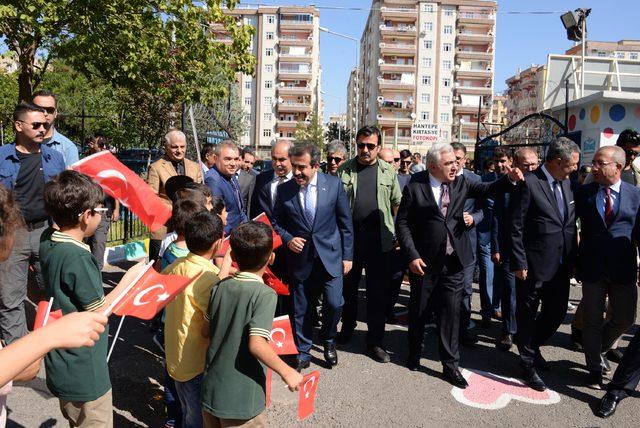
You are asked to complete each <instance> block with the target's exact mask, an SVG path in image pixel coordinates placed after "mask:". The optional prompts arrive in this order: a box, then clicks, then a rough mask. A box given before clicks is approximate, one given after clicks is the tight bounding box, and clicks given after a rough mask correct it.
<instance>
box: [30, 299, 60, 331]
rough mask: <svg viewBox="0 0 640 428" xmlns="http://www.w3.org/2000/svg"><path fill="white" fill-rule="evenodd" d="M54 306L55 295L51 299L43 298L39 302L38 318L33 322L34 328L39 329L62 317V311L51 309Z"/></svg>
mask: <svg viewBox="0 0 640 428" xmlns="http://www.w3.org/2000/svg"><path fill="white" fill-rule="evenodd" d="M52 306H53V297H52V298H51V299H49V300H42V301H40V302H38V309H37V310H36V319H35V321H34V322H33V329H34V330H37V329H39V328H42V327H44V326H45V325H47V324H49V323H51V322H53V321H55V320H57V319H59V318H61V317H62V311H61V310H60V309H58V310H57V311H51V307H52Z"/></svg>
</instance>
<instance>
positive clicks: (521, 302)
mask: <svg viewBox="0 0 640 428" xmlns="http://www.w3.org/2000/svg"><path fill="white" fill-rule="evenodd" d="M568 302H569V273H568V270H567V267H566V266H565V265H561V266H560V268H559V269H558V271H557V272H556V274H555V276H554V277H553V278H551V280H550V281H546V282H540V281H534V280H533V279H532V278H527V280H526V281H521V280H519V279H517V278H516V319H517V323H518V331H517V333H516V342H517V344H518V352H519V353H520V359H521V360H522V363H523V365H525V366H527V367H531V366H533V362H534V357H535V353H536V352H537V351H538V350H539V348H540V346H542V345H544V343H545V342H546V341H547V340H549V338H551V336H553V334H554V333H555V332H556V331H557V330H558V327H560V324H562V321H563V320H564V318H565V316H566V314H567V303H568ZM541 304H542V308H541V310H540V312H539V313H538V307H539V306H540V305H541Z"/></svg>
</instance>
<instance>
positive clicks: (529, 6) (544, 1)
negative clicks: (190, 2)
mask: <svg viewBox="0 0 640 428" xmlns="http://www.w3.org/2000/svg"><path fill="white" fill-rule="evenodd" d="M242 3H243V4H257V3H259V4H264V5H304V6H306V5H310V4H315V5H316V6H317V7H318V8H319V9H320V25H321V26H322V27H326V28H328V29H330V30H331V31H334V32H337V33H342V34H345V35H349V36H351V37H355V38H357V39H360V36H361V35H362V31H363V29H364V26H365V24H366V21H367V17H368V15H369V10H368V9H369V8H370V7H371V3H372V2H371V0H311V1H308V0H306V1H305V0H263V1H260V2H255V1H242ZM323 7H349V8H362V9H364V10H331V9H323ZM578 7H584V8H591V14H590V15H589V18H588V19H587V31H588V38H589V40H598V41H618V40H621V39H634V38H635V39H640V30H639V29H638V17H640V0H536V1H531V0H498V17H497V29H496V64H495V68H494V69H495V83H494V89H495V91H496V92H501V91H503V90H505V89H506V84H505V83H504V82H505V80H506V79H507V78H509V77H510V76H512V75H514V74H515V73H516V72H517V70H518V67H520V68H521V69H525V68H528V67H530V66H531V64H532V63H535V64H539V65H541V64H545V63H546V59H547V55H548V54H550V53H554V54H562V53H564V52H565V51H566V50H567V49H569V48H570V47H571V46H573V42H571V41H569V40H567V38H566V30H565V29H564V27H563V26H562V22H561V21H560V15H561V13H563V12H566V11H568V10H574V9H576V8H578ZM513 12H555V13H551V14H531V13H526V14H514V13H513ZM355 61H356V46H355V42H353V41H351V40H347V39H343V38H341V37H337V36H334V35H331V34H327V33H320V63H321V65H322V70H323V78H322V89H323V91H324V92H325V95H324V103H325V111H324V115H325V120H326V119H327V118H328V116H329V114H332V113H344V112H345V110H346V100H345V96H346V92H347V83H348V80H349V71H350V70H351V69H352V68H353V67H354V66H355Z"/></svg>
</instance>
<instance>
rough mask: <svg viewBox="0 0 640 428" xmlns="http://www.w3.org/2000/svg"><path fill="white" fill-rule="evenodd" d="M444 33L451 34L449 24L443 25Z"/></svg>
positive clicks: (451, 28)
mask: <svg viewBox="0 0 640 428" xmlns="http://www.w3.org/2000/svg"><path fill="white" fill-rule="evenodd" d="M444 34H453V27H452V26H451V25H445V26H444Z"/></svg>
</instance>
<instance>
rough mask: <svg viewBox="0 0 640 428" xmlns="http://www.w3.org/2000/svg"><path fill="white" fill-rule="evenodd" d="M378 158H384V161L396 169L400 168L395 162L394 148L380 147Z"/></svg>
mask: <svg viewBox="0 0 640 428" xmlns="http://www.w3.org/2000/svg"><path fill="white" fill-rule="evenodd" d="M378 159H382V160H383V161H385V162H386V163H388V164H389V165H391V166H392V167H393V169H394V170H396V171H397V170H398V168H397V167H396V166H395V164H394V162H393V150H391V149H389V148H384V149H380V151H379V152H378Z"/></svg>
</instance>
